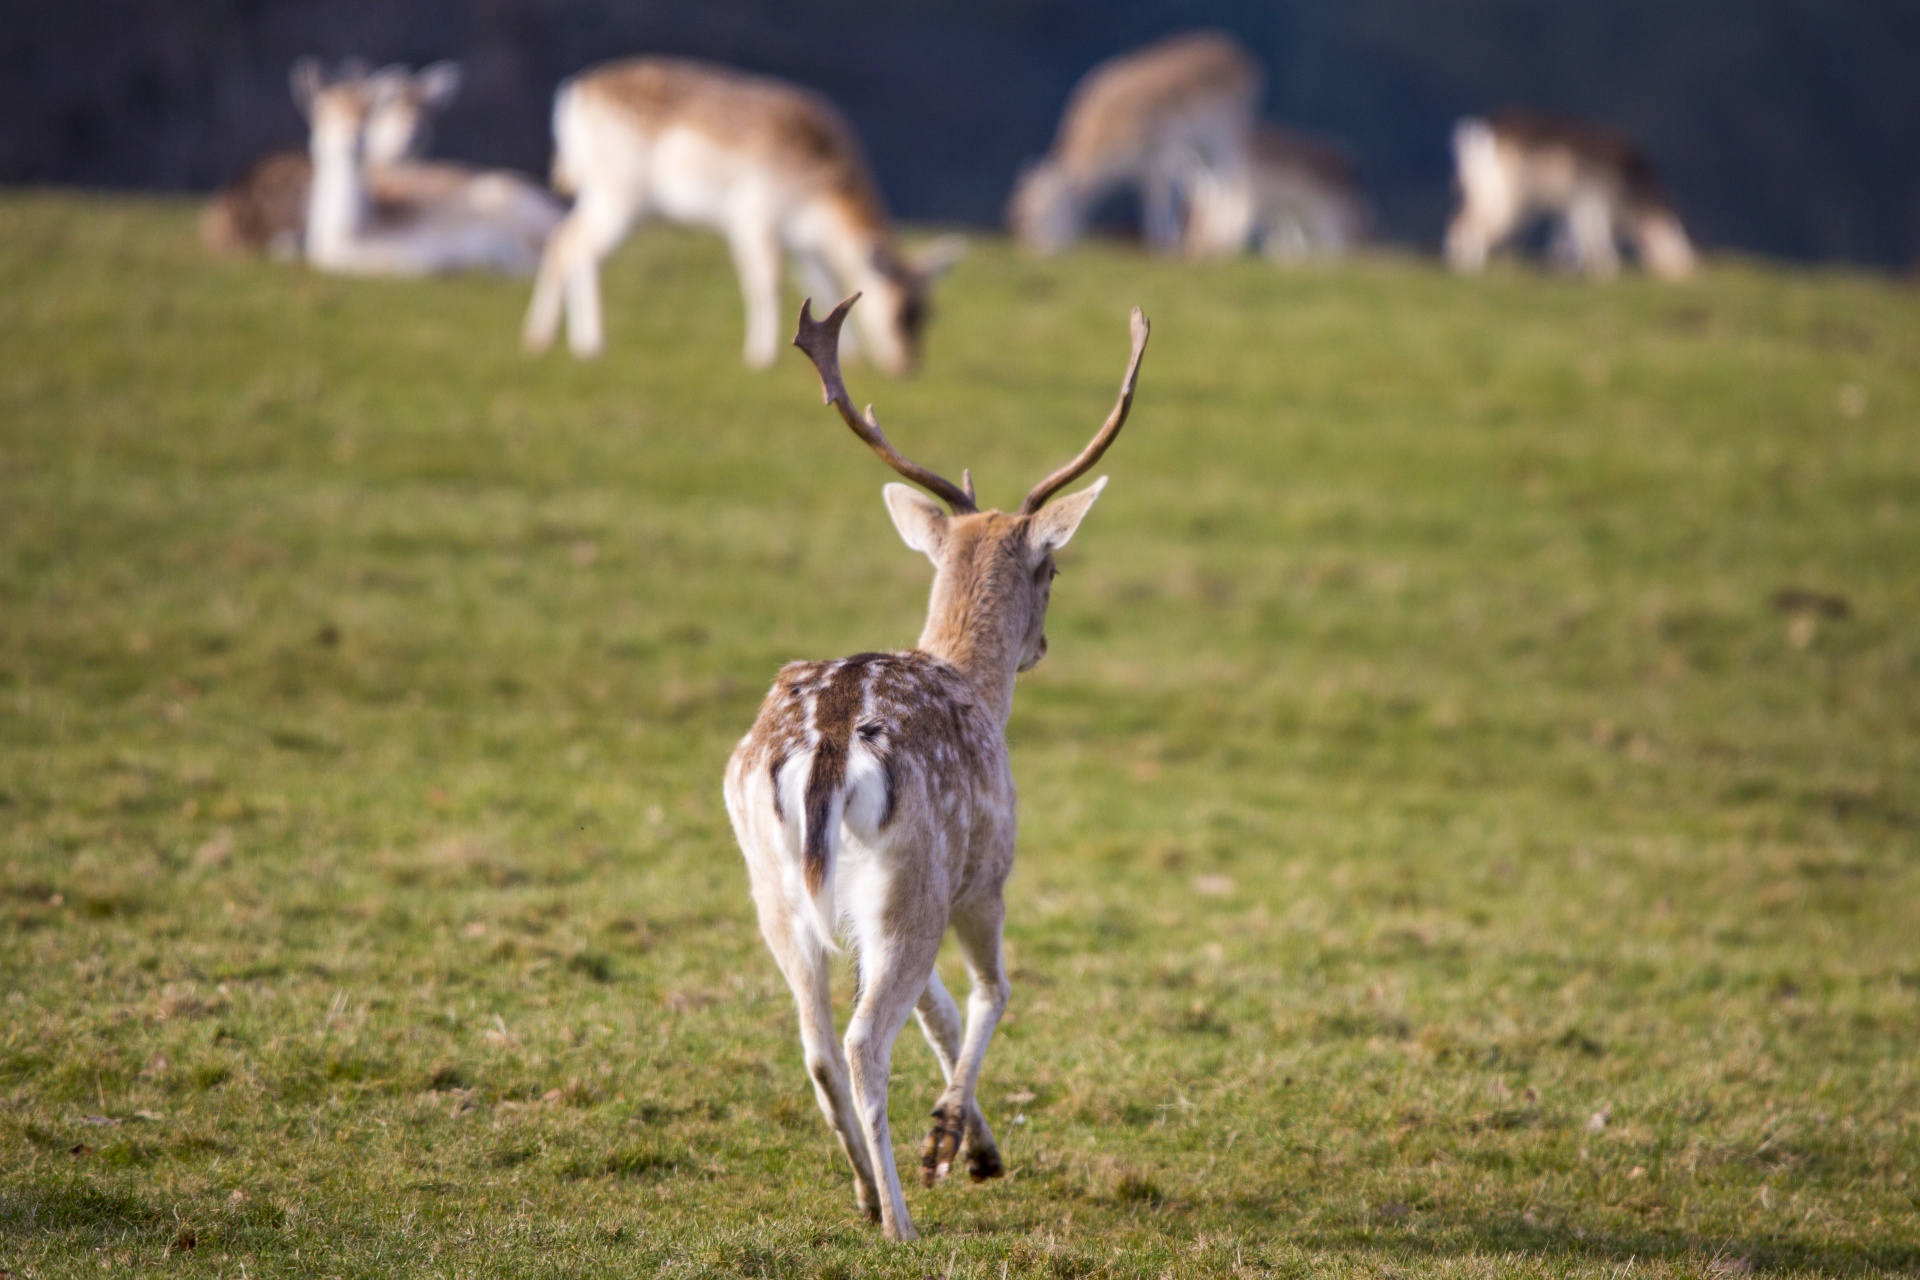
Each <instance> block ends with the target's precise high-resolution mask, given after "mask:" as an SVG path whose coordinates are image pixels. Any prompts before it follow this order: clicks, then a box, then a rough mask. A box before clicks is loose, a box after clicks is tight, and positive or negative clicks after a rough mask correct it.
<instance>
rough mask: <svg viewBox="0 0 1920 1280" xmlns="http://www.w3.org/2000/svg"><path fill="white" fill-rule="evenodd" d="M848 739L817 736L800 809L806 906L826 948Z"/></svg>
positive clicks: (829, 939) (830, 928) (830, 929)
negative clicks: (817, 740) (810, 911)
mask: <svg viewBox="0 0 1920 1280" xmlns="http://www.w3.org/2000/svg"><path fill="white" fill-rule="evenodd" d="M847 747H848V744H847V742H846V741H845V740H844V739H842V740H837V741H836V739H835V737H834V735H832V734H822V735H820V740H819V742H818V743H817V744H815V746H814V750H813V761H812V763H811V765H810V767H809V768H808V770H807V790H806V801H805V806H804V808H803V810H802V812H803V814H804V817H803V818H802V827H801V869H802V874H803V876H804V878H805V881H806V890H807V905H808V906H809V908H811V910H812V913H813V922H814V925H815V927H816V928H817V929H818V930H819V931H820V938H821V940H822V941H823V942H825V943H826V945H827V949H828V950H830V951H831V950H835V949H836V948H835V947H834V941H833V864H834V860H835V858H834V855H835V854H837V853H838V852H839V848H840V819H841V817H842V815H843V814H844V813H845V812H846V804H847Z"/></svg>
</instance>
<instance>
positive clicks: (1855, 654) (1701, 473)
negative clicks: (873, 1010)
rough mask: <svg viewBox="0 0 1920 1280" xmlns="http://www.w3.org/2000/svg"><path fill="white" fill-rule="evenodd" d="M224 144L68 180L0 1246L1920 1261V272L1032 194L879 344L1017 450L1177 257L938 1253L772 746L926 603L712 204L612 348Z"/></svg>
mask: <svg viewBox="0 0 1920 1280" xmlns="http://www.w3.org/2000/svg"><path fill="white" fill-rule="evenodd" d="M192 216H193V215H192V210H190V209H188V208H185V207H183V206H178V205H165V204H148V203H138V202H131V201H122V202H104V201H93V200H83V199H78V198H71V197H65V196H29V195H16V196H10V197H8V198H6V200H5V201H4V202H0V352H4V354H3V355H0V981H3V982H4V985H5V993H4V994H3V995H0V1268H3V1269H4V1270H5V1271H7V1272H10V1273H12V1274H14V1275H18V1276H49V1277H50V1276H66V1275H88V1276H92V1275H98V1274H102V1273H103V1272H117V1271H122V1270H125V1271H135V1272H149V1271H152V1272H164V1273H167V1274H179V1275H183V1276H188V1275H207V1276H215V1275H218V1276H245V1277H248V1278H249V1280H252V1278H254V1277H265V1276H299V1277H307V1276H384V1275H395V1276H399V1275H405V1276H594V1275H620V1276H638V1275H652V1274H665V1275H674V1276H696V1275H749V1276H802V1277H806V1276H823V1277H827V1276H855V1275H859V1276H867V1275H893V1276H914V1277H918V1276H922V1275H939V1276H952V1277H980V1278H983V1280H986V1278H990V1277H996V1276H1001V1275H1005V1276H1016V1277H1017V1276H1058V1277H1073V1276H1103V1275H1115V1276H1135V1275H1138V1276H1158V1275H1162V1274H1174V1275H1202V1274H1228V1273H1232V1274H1237V1275H1255V1276H1259V1275H1307V1274H1311V1275H1323V1274H1324V1275H1349V1274H1351V1275H1403V1276H1407V1275H1428V1274H1434V1275H1474V1276H1478V1275H1555V1276H1557V1275H1596V1274H1606V1275H1625V1274H1633V1275H1636V1276H1637V1275H1654V1276H1659V1275H1676V1276H1677V1275H1701V1274H1707V1275H1719V1276H1737V1275H1742V1274H1747V1273H1749V1272H1756V1273H1778V1274H1791V1275H1810V1274H1824V1273H1849V1272H1852V1273H1872V1272H1883V1273H1884V1272H1912V1271H1914V1270H1916V1269H1920V683H1917V682H1916V676H1917V675H1920V671H1917V670H1916V668H1917V666H1920V425H1917V424H1920V296H1916V294H1915V292H1914V291H1913V290H1911V289H1909V288H1903V287H1899V286H1895V285H1891V284H1886V283H1882V282H1878V281H1875V280H1871V279H1866V278H1862V277H1859V276H1852V275H1841V274H1822V273H1809V272H1787V271H1780V270H1774V269H1771V268H1764V267H1761V266H1757V265H1752V264H1742V263H1726V264H1722V265H1719V266H1716V267H1715V268H1714V269H1713V270H1712V271H1710V272H1709V273H1708V275H1707V277H1706V278H1705V279H1704V280H1702V281H1700V282H1698V283H1696V284H1692V285H1688V286H1685V287H1677V288H1675V287H1657V286H1654V285H1651V284H1648V283H1646V282H1644V281H1639V280H1623V281H1621V282H1619V283H1617V284H1613V285H1609V286H1606V287H1587V286H1583V285H1580V284H1577V283H1574V282H1569V281H1564V280H1558V279H1551V278H1545V277H1542V276H1538V275H1535V274H1531V273H1527V272H1524V271H1515V270H1507V271H1500V272H1496V273H1494V274H1492V275H1491V276H1489V277H1487V278H1485V279H1480V280H1473V281H1461V280H1455V279H1450V278H1447V277H1445V276H1443V275H1442V274H1440V273H1439V272H1437V271H1436V270H1435V269H1434V268H1433V267H1431V266H1430V265H1427V264H1424V263H1419V262H1414V261H1406V260H1397V259H1391V258H1388V259H1383V260H1378V261H1369V262H1365V263H1361V264H1358V265H1355V266H1352V267H1349V268H1345V269H1341V270H1337V271H1306V272H1299V273H1293V274H1287V273H1280V272H1276V271H1274V270H1272V269H1270V268H1268V267H1266V266H1264V265H1263V264H1260V263H1257V262H1246V263H1241V264H1235V265H1231V266H1224V267H1218V268H1207V269H1193V268H1188V267H1184V266H1179V265H1175V264H1166V263H1157V262H1149V261H1145V260H1143V259H1141V258H1140V257H1138V256H1135V255H1133V254H1131V253H1126V252H1121V251H1117V250H1109V249H1100V248H1095V249H1089V250H1086V251H1083V252H1080V253H1076V254H1073V255H1071V256H1068V257H1066V258H1063V259H1061V260H1058V261H1055V262H1048V263H1036V262H1031V261H1027V260H1025V259H1023V258H1021V257H1020V256H1018V255H1016V254H1014V253H1012V252H1010V251H1009V250H1008V249H1007V248H1006V247H1005V246H1004V245H1002V244H999V243H997V242H995V241H992V240H985V241H982V242H980V243H978V244H977V245H976V246H975V251H974V253H973V255H972V257H971V258H970V259H969V260H968V261H967V262H966V263H965V264H963V265H962V266H961V267H960V268H959V270H958V271H957V272H956V273H955V275H954V276H953V277H952V278H951V280H950V282H949V286H948V287H947V288H946V290H945V292H944V294H943V295H942V299H941V309H940V313H939V315H938V317H937V320H936V324H935V327H934V329H933V332H932V342H931V358H930V360H929V362H928V365H927V369H926V371H925V373H924V375H923V376H921V377H919V378H917V379H914V380H911V381H905V382H886V381H883V380H882V379H880V378H878V377H876V376H874V375H872V374H871V373H870V372H869V371H867V370H865V369H864V368H859V367H856V368H854V369H853V370H852V371H851V376H852V380H853V383H854V390H855V394H856V395H859V396H861V397H862V398H872V399H874V400H875V401H877V402H878V408H879V413H880V416H881V419H882V421H883V422H884V423H886V424H887V425H888V427H889V428H890V430H891V432H892V434H893V435H894V437H895V439H896V440H897V441H898V442H899V443H900V444H901V446H902V447H903V448H905V449H906V450H908V451H909V452H910V453H912V454H913V455H915V456H917V457H919V458H920V459H922V460H924V461H925V462H927V463H928V464H930V465H932V466H935V467H937V468H941V469H944V470H947V471H949V472H957V471H958V470H959V469H960V467H961V466H963V465H966V466H971V467H972V468H973V471H974V474H975V476H976V478H977V479H978V481H979V482H980V485H981V488H982V491H983V494H984V495H985V498H986V499H987V500H989V501H993V502H998V503H1002V504H1004V503H1009V502H1011V501H1013V500H1015V499H1016V498H1017V497H1018V496H1019V495H1020V494H1021V493H1023V492H1024V491H1025V488H1026V486H1027V485H1028V484H1029V483H1031V481H1032V480H1033V479H1035V478H1036V477H1037V476H1038V475H1039V474H1041V473H1042V472H1043V471H1044V470H1045V469H1047V468H1049V467H1051V466H1053V465H1056V464H1057V463H1058V462H1059V461H1060V460H1062V459H1063V458H1065V457H1066V456H1068V454H1069V453H1070V452H1071V451H1072V450H1073V449H1075V448H1077V447H1078V446H1079V444H1080V443H1081V442H1082V440H1083V439H1084V438H1085V437H1086V435H1087V434H1088V433H1089V432H1090V431H1091V430H1092V429H1093V427H1094V426H1095V425H1096V424H1097V422H1098V421H1099V419H1100V417H1101V416H1102V415H1103V414H1104V413H1105V411H1106V408H1107V406H1108V403H1109V401H1110V397H1111V395H1112V390H1113V387H1114V385H1115V382H1116V379H1117V378H1118V375H1119V372H1120V366H1121V363H1122V360H1123V357H1124V349H1125V314H1126V308H1127V307H1128V306H1129V305H1130V304H1133V303H1135V302H1138V303H1141V304H1142V305H1144V306H1145V308H1146V309H1147V311H1148V313H1149V314H1150V315H1151V316H1152V318H1153V320H1154V323H1155V331H1154V340H1153V345H1152V347H1151V349H1150V352H1149V354H1148V358H1147V363H1146V369H1145V374H1144V379H1143V383H1142V390H1141V393H1140V399H1139V404H1138V407H1137V409H1136V413H1135V416H1134V421H1133V424H1132V425H1131V426H1130V427H1129V428H1128V431H1127V434H1126V436H1125V437H1123V438H1122V440H1121V442H1120V443H1119V445H1118V446H1117V447H1116V448H1115V450H1114V452H1113V453H1112V454H1111V455H1110V456H1109V460H1108V462H1107V464H1105V465H1104V466H1103V470H1106V471H1108V472H1110V473H1111V474H1112V476H1113V485H1112V487H1111V489H1110V490H1109V491H1108V495H1107V497H1106V498H1105V499H1104V500H1103V501H1102V502H1101V504H1100V506H1099V507H1098V509H1097V510H1096V511H1095V512H1094V514H1093V516H1092V517H1091V519H1090V520H1089V522H1088V524H1087V526H1086V528H1085V529H1084V531H1083V533H1082V535H1081V537H1080V538H1079V539H1078V540H1077V541H1076V542H1075V544H1074V546H1073V547H1072V548H1071V550H1070V552H1069V553H1068V555H1067V558H1066V564H1065V575H1064V576H1063V577H1062V579H1061V581H1060V583H1059V586H1058V588H1057V590H1056V594H1055V600H1056V604H1055V618H1054V620H1053V624H1052V627H1051V637H1052V642H1053V656H1052V657H1050V658H1049V659H1048V661H1047V662H1046V663H1045V664H1044V665H1043V666H1042V667H1041V668H1040V669H1039V670H1038V671H1036V672H1035V673H1034V674H1033V675H1031V676H1029V677H1027V678H1026V679H1025V680H1024V681H1023V683H1022V685H1021V689H1020V692H1019V695H1018V700H1017V707H1016V710H1015V714H1014V719H1013V725H1012V730H1011V738H1012V742H1013V754H1014V762H1015V769H1016V772H1017V773H1018V775H1019V778H1020V781H1021V785H1022V788H1023V791H1022V795H1023V801H1024V828H1023V843H1022V853H1021V863H1020V868H1019V870H1018V871H1017V872H1016V875H1015V878H1014V882H1013V886H1012V909H1011V921H1010V926H1009V936H1010V945H1011V951H1012V958H1013V978H1014V992H1015V994H1014V1004H1013V1013H1012V1016H1011V1017H1010V1019H1009V1020H1008V1022H1007V1023H1006V1025H1005V1028H1004V1030H1003V1031H1002V1032H1001V1034H1000V1035H999V1037H998V1039H997V1040H996V1041H995V1043H994V1046H993V1051H992V1053H991V1055H990V1057H989V1059H988V1064H987V1072H986V1078H985V1083H984V1086H983V1094H982V1098H983V1101H984V1104H985V1106H986V1107H987V1109H988V1113H989V1115H990V1116H991V1117H993V1119H994V1120H995V1121H996V1123H997V1124H998V1126H999V1129H1000V1132H1001V1134H1002V1135H1003V1141H1004V1146H1005V1149H1006V1153H1007V1156H1008V1159H1009V1163H1010V1164H1011V1172H1010V1175H1009V1176H1008V1177H1007V1178H1006V1179H1005V1180H1004V1181H1003V1182H1000V1183H997V1184H993V1185H988V1186H984V1187H970V1186H967V1185H965V1184H964V1181H962V1182H961V1183H960V1184H959V1185H949V1186H946V1187H942V1188H940V1189H939V1190H937V1191H933V1192H926V1191H922V1190H921V1189H920V1188H919V1187H918V1186H917V1185H916V1186H914V1187H912V1188H911V1189H910V1191H909V1201H910V1203H911V1205H912V1208H913V1211H914V1213H915V1214H916V1216H917V1218H918V1220H919V1223H920V1225H921V1227H922V1229H923V1231H924V1232H925V1233H926V1238H925V1239H924V1240H922V1241H921V1242H920V1243H918V1244H915V1245H911V1246H905V1247H889V1246H886V1245H884V1244H882V1243H881V1242H879V1241H878V1239H877V1238H876V1237H875V1235H874V1234H873V1233H872V1232H871V1231H870V1230H869V1229H868V1228H867V1227H866V1226H865V1225H864V1224H863V1223H861V1222H860V1221H859V1220H858V1219H857V1218H856V1216H855V1213H854V1209H853V1200H852V1195H851V1187H850V1182H849V1179H848V1177H847V1175H846V1173H845V1171H844V1170H843V1169H842V1167H841V1161H840V1157H839V1156H838V1154H837V1152H836V1150H835V1148H834V1146H833V1144H832V1142H831V1141H830V1139H829V1137H828V1135H827V1132H826V1130H825V1128H824V1126H823V1125H822V1124H821V1122H820V1120H819V1117H818V1115H817V1114H816V1113H815V1111H814V1108H813V1104H812V1099H811V1096H810V1093H809V1090H808V1088H807V1085H806V1082H805V1080H804V1077H803V1074H802V1071H801V1067H800V1055H799V1051H798V1046H797V1043H796V1039H795V1035H794V1028H793V1018H792V1014H791V1009H790V1007H789V1002H788V998H787V995H786V992H785V990H784V987H783V986H782V984H781V983H780V981H779V978H778V976H777V974H776V972H775V970H774V968H773V965H772V963H771V961H770V959H769V958H768V957H767V955H766V954H765V952H764V950H763V948H762V946H761V944H760V942H759V939H758V937H757V934H756V931H755V927H754V923H753V919H752V915H751V912H750V909H749V906H748V901H747V895H746V886H745V876H744V874H743V870H742V867H741V864H740V861H739V857H738V855H737V853H736V852H735V850H734V848H733V846H732V842H731V839H730V836H729V833H728V831H727V826H726V821H725V817H724V814H723V812H722V809H721V805H720V772H721V767H722V763H723V761H724V759H725V757H726V754H727V752H728V750H729V749H730V747H731V744H732V742H733V741H734V739H735V737H736V736H737V735H738V734H739V733H740V732H742V731H743V730H744V729H745V727H746V726H747V724H748V723H749V722H750V720H751V718H752V715H753V712H754V708H755V706H756V704H757V701H758V699H759V696H760V694H761V692H762V690H763V689H764V687H765V685H766V684H767V682H768V680H769V679H770V678H771V676H772V674H773V672H774V671H775V669H776V668H777V666H778V665H779V664H780V663H781V662H783V661H785V660H787V659H790V658H794V657H824V656H832V655H834V654H838V653H843V652H848V651H852V650H856V649H861V648H873V647H883V646H899V645H905V644H907V643H910V642H911V640H912V639H913V637H914V635H915V633H916V630H917V628H918V625H919V621H920V614H921V608H922V600H923V593H924V590H925V584H926V579H927V568H926V565H925V564H924V563H923V562H922V561H920V560H919V559H918V557H916V556H915V555H913V554H912V553H910V552H908V551H907V550H906V549H905V548H904V547H902V546H901V545H900V544H899V543H898V541H897V539H896V538H895V535H894V534H893V532H892V529H891V527H890V526H889V524H888V523H887V520H886V516H885V513H884V510H883V508H882V506H881V502H880V497H879V487H880V484H881V483H882V482H883V481H884V480H886V479H888V478H889V477H888V475H887V473H886V472H885V471H884V469H883V468H882V467H881V466H880V465H879V464H878V463H877V462H876V461H875V460H874V459H872V458H871V457H870V456H868V455H867V453H866V452H865V450H864V449H862V448H861V447H860V446H859V445H858V444H857V443H856V442H855V441H854V440H853V439H851V437H849V435H848V434H847V432H846V431H845V429H844V428H843V427H842V426H841V425H840V424H839V423H838V422H837V421H836V420H835V419H834V418H833V416H832V415H831V414H830V413H828V412H827V411H825V410H823V409H822V408H821V407H820V405H819V401H818V398H817V392H816V389H815V384H814V382H813V379H812V377H811V374H810V372H809V371H808V370H807V368H806V367H805V365H804V364H803V362H802V361H801V360H800V358H799V357H798V356H797V354H794V353H788V354H787V355H786V356H785V357H784V358H783V359H782V361H781V363H780V364H779V366H778V367H777V368H776V369H775V370H774V371H772V372H770V373H765V374H756V373H750V372H747V371H746V370H745V369H744V368H743V367H742V366H741V365H740V363H739V361H738V359H737V356H736V351H737V347H738V340H739V329H740V321H739V307H738V303H737V298H736V294H735V290H734V284H733V281H732V278H731V275H730V272H729V269H728V267H727V265H726V261H725V257H724V254H723V252H722V250H721V249H720V247H719V246H718V244H717V243H716V242H714V241H712V240H710V239H707V238H702V237H698V236H693V235H685V234H678V233H674V232H668V231H659V230H649V231H646V232H644V233H643V234H640V235H638V236H636V237H635V239H634V240H633V241H632V242H631V243H630V244H629V246H628V247H627V248H626V249H624V250H623V251H622V253H621V255H620V257H619V258H618V259H617V260H616V262H615V264H614V266H613V268H612V270H611V272H610V276H609V282H608V286H607V287H608V293H609V300H610V302H609V305H610V323H609V327H610V345H611V354H610V355H609V357H608V358H607V359H605V360H603V361H601V362H599V363H597V364H577V363H575V362H573V361H572V360H570V359H567V358H564V357H554V358H548V359H544V360H529V359H527V358H525V357H523V356H522V355H521V354H520V352H519V351H518V350H517V347H516V344H515V335H516V327H517V320H518V315H519V312H520V309H521V306H522V303H523V300H524V286H523V285H521V284H518V283H511V282H499V281H492V280H484V279H467V280H452V281H439V282H427V283H385V282H351V281H342V280H332V279H325V278H321V277H317V276H315V275H312V274H310V273H308V272H306V271H305V270H302V269H298V268H291V267H280V266H273V265H268V264H261V263H250V262H230V263H209V262H207V261H205V260H203V259H202V257H201V256H200V254H199V252H198V250H197V248H196V246H195V244H194V240H193V234H192ZM1783 592H1787V593H1798V594H1788V595H1785V596H1782V594H1781V593H1783ZM954 979H955V980H957V979H958V975H957V974H955V975H954ZM896 1062H897V1075H896V1090H895V1093H894V1099H895V1107H894V1117H895V1125H896V1129H897V1132H898V1134H899V1136H900V1139H901V1142H902V1144H903V1155H905V1156H906V1158H907V1159H909V1160H911V1159H912V1149H913V1147H914V1146H915V1145H917V1139H918V1135H919V1132H920V1129H921V1124H922V1121H923V1117H924V1115H925V1111H926V1109H927V1108H928V1107H929V1106H930V1105H931V1103H932V1101H933V1097H934V1067H933V1064H932V1060H931V1058H930V1055H929V1054H928V1053H927V1051H926V1048H925V1047H924V1045H922V1044H921V1043H920V1042H919V1041H918V1039H917V1037H915V1036H914V1035H913V1034H912V1033H911V1032H910V1033H909V1035H908V1036H907V1037H905V1038H903V1039H902V1041H901V1044H900V1047H899V1050H898V1053H897V1058H896Z"/></svg>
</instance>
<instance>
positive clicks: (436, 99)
mask: <svg viewBox="0 0 1920 1280" xmlns="http://www.w3.org/2000/svg"><path fill="white" fill-rule="evenodd" d="M413 87H414V88H415V90H417V91H418V92H419V94H420V105H421V106H423V107H425V108H427V110H429V111H439V110H442V109H443V108H445V107H446V105H447V104H448V103H449V102H452V101H453V99H454V95H456V94H458V93H459V92H460V64H459V63H457V62H436V63H434V64H433V65H432V66H430V67H425V68H422V69H421V71H420V74H419V75H417V76H415V77H414V78H413Z"/></svg>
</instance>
